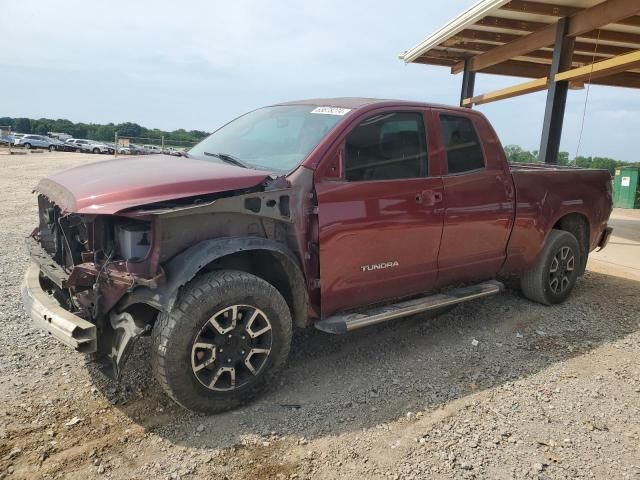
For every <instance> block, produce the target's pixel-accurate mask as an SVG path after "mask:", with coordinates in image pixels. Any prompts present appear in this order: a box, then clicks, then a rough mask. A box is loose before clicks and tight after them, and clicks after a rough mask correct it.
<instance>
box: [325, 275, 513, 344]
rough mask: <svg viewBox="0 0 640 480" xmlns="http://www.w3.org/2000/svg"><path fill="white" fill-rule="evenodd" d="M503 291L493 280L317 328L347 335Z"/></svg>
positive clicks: (346, 316) (337, 319)
mask: <svg viewBox="0 0 640 480" xmlns="http://www.w3.org/2000/svg"><path fill="white" fill-rule="evenodd" d="M502 290H504V285H503V284H502V283H500V282H498V281H495V280H491V281H488V282H483V283H479V284H477V285H471V286H469V287H462V288H455V289H451V290H447V291H446V292H445V293H438V294H435V295H429V296H427V297H421V298H416V299H413V300H407V301H404V302H400V303H394V304H391V305H384V306H382V307H374V308H372V309H370V310H365V311H362V312H353V313H344V314H340V315H334V316H332V317H328V318H325V319H324V320H319V321H317V322H316V323H315V327H316V328H317V329H318V330H322V331H323V332H326V333H334V334H340V333H346V332H350V331H352V330H357V329H358V328H363V327H368V326H369V325H375V324H377V323H382V322H386V321H389V320H394V319H396V318H401V317H408V316H409V315H415V314H416V313H422V312H428V311H429V310H436V309H438V308H442V307H448V306H450V305H456V304H458V303H463V302H467V301H469V300H474V299H476V298H482V297H488V296H490V295H496V294H497V293H500V292H501V291H502Z"/></svg>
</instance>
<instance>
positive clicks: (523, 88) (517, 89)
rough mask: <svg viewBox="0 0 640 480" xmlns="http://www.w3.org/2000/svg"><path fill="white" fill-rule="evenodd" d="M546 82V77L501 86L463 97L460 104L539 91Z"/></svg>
mask: <svg viewBox="0 0 640 480" xmlns="http://www.w3.org/2000/svg"><path fill="white" fill-rule="evenodd" d="M548 83H549V79H548V78H547V77H544V78H537V79H535V80H531V81H529V82H525V83H521V84H519V85H514V86H512V87H507V88H502V89H500V90H495V91H493V92H489V93H484V94H482V95H478V96H476V97H471V98H465V99H464V100H463V101H462V105H463V106H465V107H466V106H471V105H482V104H484V103H490V102H497V101H498V100H505V99H507V98H513V97H517V96H520V95H526V94H527V93H533V92H540V91H541V90H546V89H547V86H548Z"/></svg>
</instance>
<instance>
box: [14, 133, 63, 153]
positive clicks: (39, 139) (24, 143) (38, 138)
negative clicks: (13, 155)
mask: <svg viewBox="0 0 640 480" xmlns="http://www.w3.org/2000/svg"><path fill="white" fill-rule="evenodd" d="M59 144H60V142H57V141H55V140H53V139H51V138H49V137H45V136H43V135H31V134H29V135H25V136H23V137H22V138H18V139H16V140H15V141H14V145H15V146H16V147H24V148H26V149H27V150H29V149H32V148H46V149H48V150H49V151H51V152H52V151H54V150H56V148H57V146H58V145H59Z"/></svg>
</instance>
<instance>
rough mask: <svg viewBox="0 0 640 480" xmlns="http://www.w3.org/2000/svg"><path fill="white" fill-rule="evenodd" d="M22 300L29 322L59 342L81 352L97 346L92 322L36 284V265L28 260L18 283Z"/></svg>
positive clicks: (91, 350) (95, 349)
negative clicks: (68, 308)
mask: <svg viewBox="0 0 640 480" xmlns="http://www.w3.org/2000/svg"><path fill="white" fill-rule="evenodd" d="M22 302H23V304H24V308H25V310H26V312H27V314H28V315H29V316H30V317H31V319H32V320H33V322H34V323H35V324H36V325H37V326H38V327H40V328H42V329H43V330H45V331H47V332H49V334H51V335H53V336H54V337H56V338H57V339H58V340H60V341H61V342H62V343H65V344H67V345H69V346H70V347H73V348H75V349H76V350H78V351H79V352H82V353H93V352H96V351H97V349H98V344H97V339H96V326H95V325H94V324H93V323H91V322H88V321H86V320H84V319H83V318H80V317H79V316H77V315H74V314H73V313H71V312H69V311H67V310H65V309H64V308H62V307H61V306H60V305H59V304H58V302H56V300H55V299H54V298H53V297H51V296H50V295H49V294H48V293H47V292H45V291H44V290H43V289H42V287H41V286H40V266H39V265H37V264H35V263H34V264H32V265H31V266H30V267H29V268H28V269H27V272H26V273H25V276H24V283H23V284H22Z"/></svg>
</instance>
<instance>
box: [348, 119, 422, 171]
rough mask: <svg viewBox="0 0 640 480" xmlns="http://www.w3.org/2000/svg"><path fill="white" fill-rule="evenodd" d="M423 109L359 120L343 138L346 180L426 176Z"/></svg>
mask: <svg viewBox="0 0 640 480" xmlns="http://www.w3.org/2000/svg"><path fill="white" fill-rule="evenodd" d="M427 172H428V165H427V147H426V135H425V128H424V120H423V114H422V112H385V113H381V114H378V115H374V116H372V117H370V118H367V119H366V120H364V121H362V122H361V123H360V124H359V125H358V126H356V127H355V128H354V129H353V130H352V131H351V132H350V133H349V134H348V135H347V138H346V141H345V177H346V180H348V181H352V182H354V181H373V180H394V179H403V178H417V177H426V176H427Z"/></svg>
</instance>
